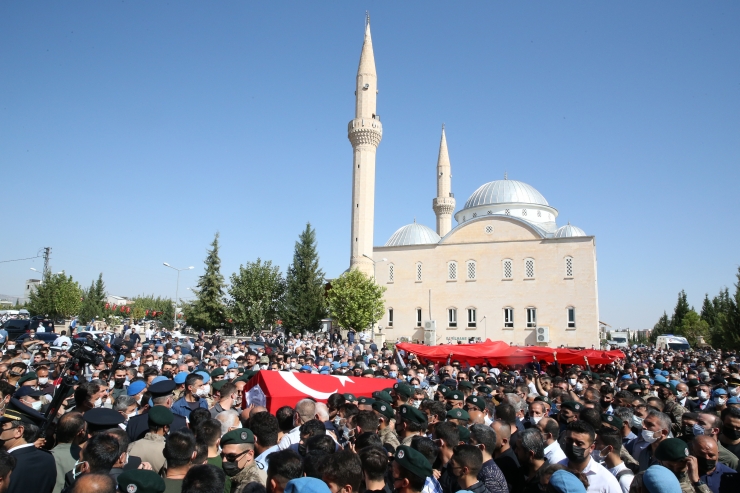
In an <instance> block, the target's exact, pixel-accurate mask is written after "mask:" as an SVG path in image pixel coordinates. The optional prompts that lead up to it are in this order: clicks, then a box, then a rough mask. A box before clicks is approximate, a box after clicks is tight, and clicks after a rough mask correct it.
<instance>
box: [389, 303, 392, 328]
mask: <svg viewBox="0 0 740 493" xmlns="http://www.w3.org/2000/svg"><path fill="white" fill-rule="evenodd" d="M388 327H393V308H388Z"/></svg>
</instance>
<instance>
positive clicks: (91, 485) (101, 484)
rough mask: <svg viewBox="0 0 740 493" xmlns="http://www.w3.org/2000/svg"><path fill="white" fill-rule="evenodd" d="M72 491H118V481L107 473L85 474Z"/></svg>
mask: <svg viewBox="0 0 740 493" xmlns="http://www.w3.org/2000/svg"><path fill="white" fill-rule="evenodd" d="M71 493H116V482H115V481H113V478H111V477H110V476H108V475H107V474H83V475H82V476H80V477H79V478H78V479H77V481H76V482H75V485H74V488H72V490H71Z"/></svg>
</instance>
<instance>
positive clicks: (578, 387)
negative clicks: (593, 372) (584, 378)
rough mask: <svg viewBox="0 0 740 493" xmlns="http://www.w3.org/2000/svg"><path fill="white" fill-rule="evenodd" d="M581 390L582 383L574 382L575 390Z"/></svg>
mask: <svg viewBox="0 0 740 493" xmlns="http://www.w3.org/2000/svg"><path fill="white" fill-rule="evenodd" d="M581 390H583V384H581V382H578V383H576V392H580V391H581Z"/></svg>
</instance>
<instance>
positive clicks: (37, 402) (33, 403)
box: [31, 401, 42, 411]
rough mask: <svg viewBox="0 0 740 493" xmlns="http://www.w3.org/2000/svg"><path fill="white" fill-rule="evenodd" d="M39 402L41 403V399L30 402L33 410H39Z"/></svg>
mask: <svg viewBox="0 0 740 493" xmlns="http://www.w3.org/2000/svg"><path fill="white" fill-rule="evenodd" d="M41 404H42V403H41V401H34V402H32V403H31V407H32V408H33V409H34V410H35V411H40V410H41Z"/></svg>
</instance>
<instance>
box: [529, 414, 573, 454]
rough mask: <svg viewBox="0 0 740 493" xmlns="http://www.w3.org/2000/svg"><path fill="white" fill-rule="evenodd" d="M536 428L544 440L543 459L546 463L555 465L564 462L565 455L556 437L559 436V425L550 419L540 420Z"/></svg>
mask: <svg viewBox="0 0 740 493" xmlns="http://www.w3.org/2000/svg"><path fill="white" fill-rule="evenodd" d="M536 426H537V428H538V429H539V430H540V433H541V434H542V438H543V439H544V440H545V458H546V459H547V463H548V464H557V463H558V462H560V461H561V460H564V459H565V458H566V457H565V453H564V452H563V449H562V448H560V444H559V443H558V436H559V435H560V425H559V424H558V422H557V421H555V420H554V419H552V418H542V419H541V420H540V421H539V423H537V425H536Z"/></svg>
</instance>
